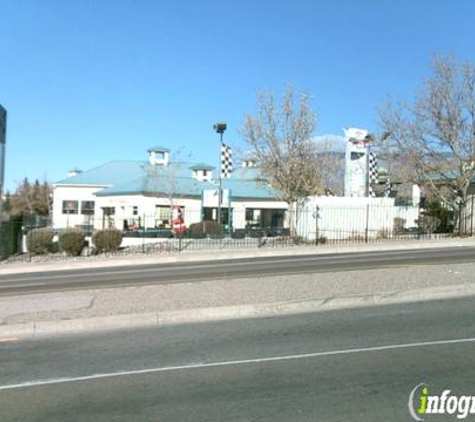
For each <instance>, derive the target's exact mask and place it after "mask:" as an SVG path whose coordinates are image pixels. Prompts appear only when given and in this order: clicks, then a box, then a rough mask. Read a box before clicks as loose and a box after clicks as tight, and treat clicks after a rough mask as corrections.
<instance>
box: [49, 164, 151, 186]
mask: <svg viewBox="0 0 475 422" xmlns="http://www.w3.org/2000/svg"><path fill="white" fill-rule="evenodd" d="M147 165H150V164H148V162H146V161H110V162H109V163H106V164H103V165H101V166H98V167H94V168H92V169H91V170H87V171H83V172H82V173H79V174H78V175H76V176H73V177H68V178H66V179H63V180H60V181H59V182H56V183H55V185H99V186H111V185H117V184H119V183H125V182H127V181H129V180H131V179H136V178H137V177H139V176H141V175H142V174H143V167H144V166H147Z"/></svg>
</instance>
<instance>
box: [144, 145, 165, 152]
mask: <svg viewBox="0 0 475 422" xmlns="http://www.w3.org/2000/svg"><path fill="white" fill-rule="evenodd" d="M152 151H165V152H170V149H169V148H167V147H162V146H161V145H156V146H154V147H150V148H149V149H148V150H147V152H152Z"/></svg>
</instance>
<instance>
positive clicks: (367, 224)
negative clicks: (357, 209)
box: [364, 204, 369, 243]
mask: <svg viewBox="0 0 475 422" xmlns="http://www.w3.org/2000/svg"><path fill="white" fill-rule="evenodd" d="M368 230H369V204H366V228H365V234H364V241H365V243H368Z"/></svg>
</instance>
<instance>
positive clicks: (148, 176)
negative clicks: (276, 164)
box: [55, 161, 278, 199]
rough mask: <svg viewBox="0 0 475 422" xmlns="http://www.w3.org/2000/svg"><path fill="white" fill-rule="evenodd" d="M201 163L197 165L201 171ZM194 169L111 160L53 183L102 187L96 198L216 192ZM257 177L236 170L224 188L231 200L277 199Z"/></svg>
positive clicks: (188, 165)
mask: <svg viewBox="0 0 475 422" xmlns="http://www.w3.org/2000/svg"><path fill="white" fill-rule="evenodd" d="M202 164H203V163H199V164H198V165H197V166H199V168H200V169H202V168H203V166H202ZM195 166H196V165H194V164H192V163H187V162H177V163H170V164H169V165H168V166H154V165H151V164H150V163H149V162H148V161H111V162H109V163H106V164H103V165H102V166H99V167H95V168H93V169H91V170H88V171H84V172H82V173H80V174H78V175H77V176H73V177H69V178H67V179H63V180H61V181H59V182H57V183H55V184H56V185H77V186H83V185H86V186H87V185H93V186H104V189H102V190H101V191H99V192H97V193H96V195H97V196H112V195H158V194H163V195H164V196H167V195H171V194H172V195H174V196H183V197H201V192H202V191H203V190H205V189H216V184H213V183H211V182H209V181H199V180H196V179H195V178H193V177H192V172H191V169H192V168H193V167H195ZM209 167H211V166H209ZM258 174H259V172H258V169H256V168H239V169H236V170H235V171H234V172H233V173H232V177H231V178H229V179H223V188H224V189H230V190H231V195H232V197H233V198H258V199H273V198H276V197H278V195H277V194H276V191H273V190H272V189H270V188H268V187H267V186H265V185H264V184H263V183H261V182H258V181H256V180H255V179H256V178H257V176H258Z"/></svg>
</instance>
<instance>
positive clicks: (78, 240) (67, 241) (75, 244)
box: [58, 229, 86, 256]
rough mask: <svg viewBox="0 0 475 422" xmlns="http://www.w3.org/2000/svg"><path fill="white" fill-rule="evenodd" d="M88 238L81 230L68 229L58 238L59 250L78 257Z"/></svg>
mask: <svg viewBox="0 0 475 422" xmlns="http://www.w3.org/2000/svg"><path fill="white" fill-rule="evenodd" d="M85 240H86V237H85V236H84V233H83V232H82V231H81V230H78V229H67V230H65V231H63V232H61V233H60V234H59V236H58V243H59V248H60V249H61V250H62V251H63V252H66V253H67V254H68V255H70V256H78V255H79V254H80V253H81V250H82V248H83V247H84V245H85Z"/></svg>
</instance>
